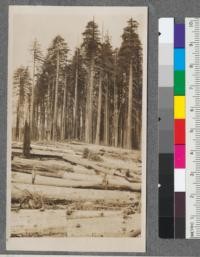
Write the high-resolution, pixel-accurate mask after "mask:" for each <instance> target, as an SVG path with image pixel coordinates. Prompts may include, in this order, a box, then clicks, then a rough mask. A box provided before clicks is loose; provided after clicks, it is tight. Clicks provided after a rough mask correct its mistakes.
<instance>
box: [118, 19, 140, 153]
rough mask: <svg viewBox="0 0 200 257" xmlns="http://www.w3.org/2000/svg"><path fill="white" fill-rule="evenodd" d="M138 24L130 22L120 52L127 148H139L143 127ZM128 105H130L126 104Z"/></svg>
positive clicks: (125, 144)
mask: <svg viewBox="0 0 200 257" xmlns="http://www.w3.org/2000/svg"><path fill="white" fill-rule="evenodd" d="M137 28H138V23H137V22H136V21H134V20H133V19H132V18H131V19H130V20H129V21H128V25H127V27H125V28H124V32H123V35H122V44H121V47H120V50H119V58H120V60H119V64H120V68H121V74H122V78H123V81H122V85H123V87H125V88H124V90H122V91H125V94H124V95H123V97H124V98H125V101H124V106H123V110H124V111H125V112H124V113H127V115H126V116H125V117H124V118H125V120H126V122H125V126H124V129H123V130H124V131H126V133H124V135H123V141H124V142H123V145H124V146H125V147H127V148H130V149H131V148H132V147H133V146H134V147H139V144H140V140H136V137H138V138H140V134H139V130H138V127H140V126H141V121H140V120H141V118H140V116H141V91H142V68H141V66H142V47H141V42H140V39H139V35H138V32H137ZM126 103H128V104H126Z"/></svg>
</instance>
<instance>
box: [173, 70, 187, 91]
mask: <svg viewBox="0 0 200 257" xmlns="http://www.w3.org/2000/svg"><path fill="white" fill-rule="evenodd" d="M174 95H185V71H175V72H174Z"/></svg>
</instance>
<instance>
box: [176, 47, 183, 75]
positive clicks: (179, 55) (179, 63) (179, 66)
mask: <svg viewBox="0 0 200 257" xmlns="http://www.w3.org/2000/svg"><path fill="white" fill-rule="evenodd" d="M174 69H175V70H185V48H175V49H174Z"/></svg>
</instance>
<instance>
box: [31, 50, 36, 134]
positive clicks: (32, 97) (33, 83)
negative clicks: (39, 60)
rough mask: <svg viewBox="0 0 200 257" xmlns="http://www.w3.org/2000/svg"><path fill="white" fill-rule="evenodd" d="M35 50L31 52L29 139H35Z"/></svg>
mask: <svg viewBox="0 0 200 257" xmlns="http://www.w3.org/2000/svg"><path fill="white" fill-rule="evenodd" d="M35 61H36V60H35V50H34V52H33V81H32V92H31V113H30V130H31V138H34V137H35V132H34V129H35V128H34V101H35Z"/></svg>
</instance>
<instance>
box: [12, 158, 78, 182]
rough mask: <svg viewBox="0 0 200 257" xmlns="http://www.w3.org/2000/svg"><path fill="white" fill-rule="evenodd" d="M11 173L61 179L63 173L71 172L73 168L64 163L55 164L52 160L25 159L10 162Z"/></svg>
mask: <svg viewBox="0 0 200 257" xmlns="http://www.w3.org/2000/svg"><path fill="white" fill-rule="evenodd" d="M12 171H14V172H22V173H29V174H31V173H32V172H33V171H36V172H37V174H41V175H44V176H51V177H60V178H61V177H63V174H64V172H73V167H72V165H70V164H69V163H66V162H64V161H63V162H55V161H54V160H43V161H40V160H35V159H33V160H32V159H25V158H15V159H14V160H13V161H12Z"/></svg>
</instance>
